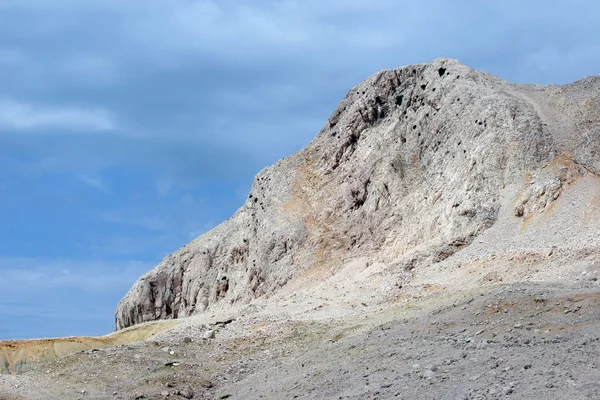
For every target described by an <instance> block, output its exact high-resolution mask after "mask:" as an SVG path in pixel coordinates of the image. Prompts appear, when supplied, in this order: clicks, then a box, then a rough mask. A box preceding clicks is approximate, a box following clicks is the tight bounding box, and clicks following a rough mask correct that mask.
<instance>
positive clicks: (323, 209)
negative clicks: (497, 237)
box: [115, 59, 600, 390]
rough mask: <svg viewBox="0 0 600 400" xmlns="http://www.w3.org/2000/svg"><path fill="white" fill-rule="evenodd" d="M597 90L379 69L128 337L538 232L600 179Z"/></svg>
mask: <svg viewBox="0 0 600 400" xmlns="http://www.w3.org/2000/svg"><path fill="white" fill-rule="evenodd" d="M599 93H600V78H598V77H591V78H586V79H583V80H581V81H578V82H576V83H574V84H571V85H564V86H555V85H551V86H539V85H516V84H511V83H508V82H505V81H503V80H501V79H499V78H496V77H494V76H491V75H488V74H485V73H482V72H478V71H476V70H473V69H471V68H469V67H466V66H464V65H462V64H460V63H459V62H457V61H455V60H450V59H437V60H434V61H432V62H430V63H428V64H419V65H411V66H407V67H402V68H398V69H394V70H386V71H382V72H379V73H377V74H375V75H373V76H371V77H369V78H368V79H367V80H366V81H365V82H363V83H361V84H359V85H358V86H356V87H354V88H352V89H351V90H350V91H349V92H348V94H347V95H346V97H345V98H344V99H343V100H342V102H341V103H340V105H339V106H338V107H337V109H336V110H335V111H334V113H333V114H332V115H331V117H330V118H329V120H328V121H327V122H326V124H325V126H324V127H323V129H322V130H321V132H319V133H318V134H317V136H316V137H315V139H314V140H313V141H312V142H311V143H310V144H309V145H308V146H307V147H306V148H305V149H303V150H302V151H300V152H298V153H296V154H293V155H292V156H290V157H287V158H285V159H282V160H280V161H278V162H277V163H276V164H275V165H273V166H270V167H267V168H265V169H264V170H262V171H261V172H260V173H259V174H258V175H257V176H256V179H255V181H254V183H253V186H252V190H251V193H250V194H249V196H248V199H247V200H246V202H245V203H244V204H243V206H242V207H241V208H240V209H239V210H238V211H237V212H236V213H235V215H234V216H232V217H231V218H230V219H229V220H227V221H225V222H224V223H223V224H221V225H219V226H218V227H216V228H215V229H213V230H212V231H210V232H208V233H206V234H204V235H202V236H200V237H199V238H197V239H195V240H194V241H193V242H191V243H189V244H188V245H186V246H184V247H182V248H181V249H179V250H177V251H176V252H174V253H173V254H171V255H170V256H168V257H167V258H165V259H164V260H163V261H162V262H161V263H160V264H159V265H158V266H157V267H156V268H154V269H153V270H152V271H150V272H148V273H147V274H145V275H144V276H142V277H141V278H140V279H139V280H138V281H137V282H136V283H135V284H134V286H133V287H132V288H131V290H130V291H129V292H128V293H127V295H126V296H125V297H124V298H123V299H122V300H121V302H120V303H119V305H118V307H117V310H116V316H115V328H116V329H117V330H118V329H122V328H125V327H128V326H132V325H135V324H139V323H142V322H146V321H153V320H159V319H174V318H180V317H187V316H191V315H194V314H199V313H202V312H204V311H206V310H209V309H210V310H226V309H228V308H230V307H232V306H236V305H241V304H247V303H249V302H251V301H252V300H254V299H256V298H260V297H264V296H266V295H271V294H273V293H275V292H277V291H279V289H281V288H284V287H288V288H289V287H294V284H296V283H297V282H298V281H299V280H301V279H303V278H306V277H311V278H313V279H320V278H323V277H326V276H328V275H329V274H331V273H333V272H335V271H336V270H338V269H339V268H341V267H342V266H343V265H346V264H347V263H348V262H350V261H352V260H355V259H359V258H360V259H366V260H367V262H366V264H365V265H366V266H367V267H368V266H369V265H374V264H382V265H384V266H385V267H386V268H388V269H391V270H392V271H394V274H395V275H394V276H395V279H397V282H398V284H399V285H402V284H407V283H410V282H411V281H412V279H413V275H414V274H415V271H418V270H420V269H423V268H429V267H430V266H431V265H435V264H438V263H442V262H443V261H444V260H446V259H448V258H449V257H451V256H452V255H453V254H455V253H456V252H458V251H459V250H462V249H465V248H467V247H469V245H470V244H471V243H472V242H473V241H474V238H476V237H477V236H478V235H481V234H482V233H483V232H484V231H486V230H487V229H488V228H490V227H492V226H493V225H494V224H495V223H496V222H497V220H498V218H499V212H500V209H501V207H502V205H503V204H506V203H507V202H508V203H511V204H512V206H511V207H512V212H511V213H512V216H511V217H510V218H514V219H527V218H530V217H531V216H532V215H534V214H536V213H540V212H545V211H546V210H548V209H549V208H550V207H552V204H553V202H556V201H557V199H559V198H560V196H561V194H562V192H563V190H564V187H565V186H567V185H569V184H570V183H572V182H573V181H574V180H576V179H578V177H580V176H583V175H593V176H595V175H597V174H599V173H600V157H598V154H599V151H600V128H599V126H600V123H599V118H600V117H599V115H600V113H599V112H598V110H599V107H600V104H599V102H600V100H599V97H598V94H599ZM509 188H512V189H514V190H513V191H512V192H510V193H508V194H507V190H508V189H509ZM501 389H502V388H499V389H498V390H501Z"/></svg>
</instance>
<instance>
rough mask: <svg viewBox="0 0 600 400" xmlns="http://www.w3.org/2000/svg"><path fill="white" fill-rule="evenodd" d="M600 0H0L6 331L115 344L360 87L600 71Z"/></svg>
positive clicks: (4, 334) (534, 79)
mask: <svg viewBox="0 0 600 400" xmlns="http://www.w3.org/2000/svg"><path fill="white" fill-rule="evenodd" d="M598 15H600V3H599V2H597V1H595V0H588V1H583V0H579V1H577V0H570V1H558V0H554V1H552V0H544V1H538V0H531V1H522V0H519V1H513V0H504V1H497V0H493V1H492V0H478V1H466V0H429V1H427V2H421V1H399V0H397V1H391V0H378V1H375V2H374V1H368V0H285V1H284V0H282V1H273V0H272V1H268V0H246V1H241V0H239V1H233V0H219V1H203V0H144V1H139V0H86V1H81V0H0V339H18V338H34V337H53V336H68V335H103V334H106V333H109V332H110V331H112V330H113V326H114V321H113V320H114V311H115V308H116V305H117V303H118V301H119V300H120V299H121V298H122V297H123V295H124V294H125V293H126V292H127V290H128V289H129V288H130V287H131V285H132V284H133V282H134V281H135V280H136V279H137V278H138V277H139V276H140V275H142V274H143V273H145V272H146V271H148V270H150V269H151V268H152V267H154V266H155V265H156V264H158V263H159V262H160V261H161V260H162V258H164V257H165V256H166V255H168V254H169V253H171V252H173V251H174V250H176V249H177V248H179V247H181V246H183V245H184V244H186V243H187V242H188V241H190V240H191V239H193V238H195V237H197V236H199V235H201V234H202V233H204V232H206V231H207V230H209V229H211V228H213V227H214V226H216V225H218V224H219V223H220V222H221V221H223V220H225V219H227V218H228V217H230V216H231V215H232V214H233V213H234V212H235V210H236V209H237V208H238V207H240V206H241V205H242V203H243V202H244V200H245V198H246V195H247V192H248V190H249V188H250V186H251V184H252V179H253V177H254V175H255V174H256V173H257V172H258V171H259V170H260V169H262V168H263V167H265V166H267V165H269V164H272V163H273V162H275V161H277V160H278V159H280V158H282V157H285V156H287V155H289V154H291V153H293V152H295V151H297V150H299V149H301V148H302V147H304V146H305V145H307V144H308V143H309V142H310V140H311V139H312V138H313V137H314V136H315V135H316V134H317V133H318V131H319V130H320V129H321V128H322V127H323V125H324V124H325V121H326V120H327V118H328V117H329V115H330V114H331V113H332V112H333V111H334V109H335V107H336V105H337V104H338V103H339V101H340V100H341V99H342V98H343V97H344V95H345V94H346V92H347V91H348V90H349V89H350V88H351V87H352V86H354V85H356V84H358V83H360V82H361V81H362V80H364V79H365V78H366V77H368V76H369V75H371V74H373V73H375V72H377V71H379V70H382V69H387V68H394V67H399V66H403V65H408V64H412V63H422V62H428V61H430V60H433V59H435V58H438V57H451V58H455V59H458V60H459V61H461V62H462V63H464V64H466V65H469V66H471V67H474V68H477V69H479V70H483V71H486V72H489V73H492V74H494V75H497V76H500V77H502V78H504V79H507V80H510V81H513V82H520V83H540V84H550V83H555V84H564V83H570V82H573V81H575V80H577V79H580V78H583V77H585V76H588V75H600V24H598V23H597V18H598Z"/></svg>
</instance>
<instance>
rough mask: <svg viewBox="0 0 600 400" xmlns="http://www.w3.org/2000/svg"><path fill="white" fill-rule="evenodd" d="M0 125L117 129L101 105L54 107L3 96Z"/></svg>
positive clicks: (17, 128) (69, 128) (39, 127)
mask: <svg viewBox="0 0 600 400" xmlns="http://www.w3.org/2000/svg"><path fill="white" fill-rule="evenodd" d="M0 128H4V129H14V130H19V131H26V130H36V129H41V128H55V129H63V130H81V131H110V130H113V129H115V123H114V121H113V118H112V117H111V115H110V114H109V113H108V112H107V111H105V110H102V109H78V108H53V107H43V106H33V105H28V104H24V103H19V102H15V101H11V100H0Z"/></svg>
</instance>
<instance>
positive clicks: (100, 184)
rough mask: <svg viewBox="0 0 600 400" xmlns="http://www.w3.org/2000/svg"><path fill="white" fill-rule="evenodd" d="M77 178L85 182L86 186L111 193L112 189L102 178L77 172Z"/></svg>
mask: <svg viewBox="0 0 600 400" xmlns="http://www.w3.org/2000/svg"><path fill="white" fill-rule="evenodd" d="M77 179H79V180H80V181H81V182H83V183H85V184H86V185H87V186H89V187H91V188H93V189H96V190H100V191H101V192H105V193H111V192H112V190H111V189H110V188H109V187H108V185H107V184H106V183H105V182H104V181H103V180H102V178H100V177H96V178H92V177H90V176H88V175H85V174H78V175H77Z"/></svg>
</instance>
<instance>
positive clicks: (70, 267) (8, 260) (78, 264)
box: [0, 256, 151, 293]
mask: <svg viewBox="0 0 600 400" xmlns="http://www.w3.org/2000/svg"><path fill="white" fill-rule="evenodd" d="M150 267H151V265H149V264H146V263H142V262H139V261H116V262H109V261H94V260H73V259H47V258H28V257H1V256H0V270H1V271H2V280H0V292H2V293H7V292H12V291H13V290H14V291H19V292H27V291H28V290H35V289H36V288H56V287H77V288H78V289H82V288H89V289H96V290H110V289H113V288H114V287H115V285H116V286H123V285H124V282H128V283H131V282H133V281H135V279H137V278H138V277H139V276H140V275H141V274H143V273H144V272H146V271H147V270H148V269H149V268H150ZM125 286H126V285H125Z"/></svg>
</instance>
